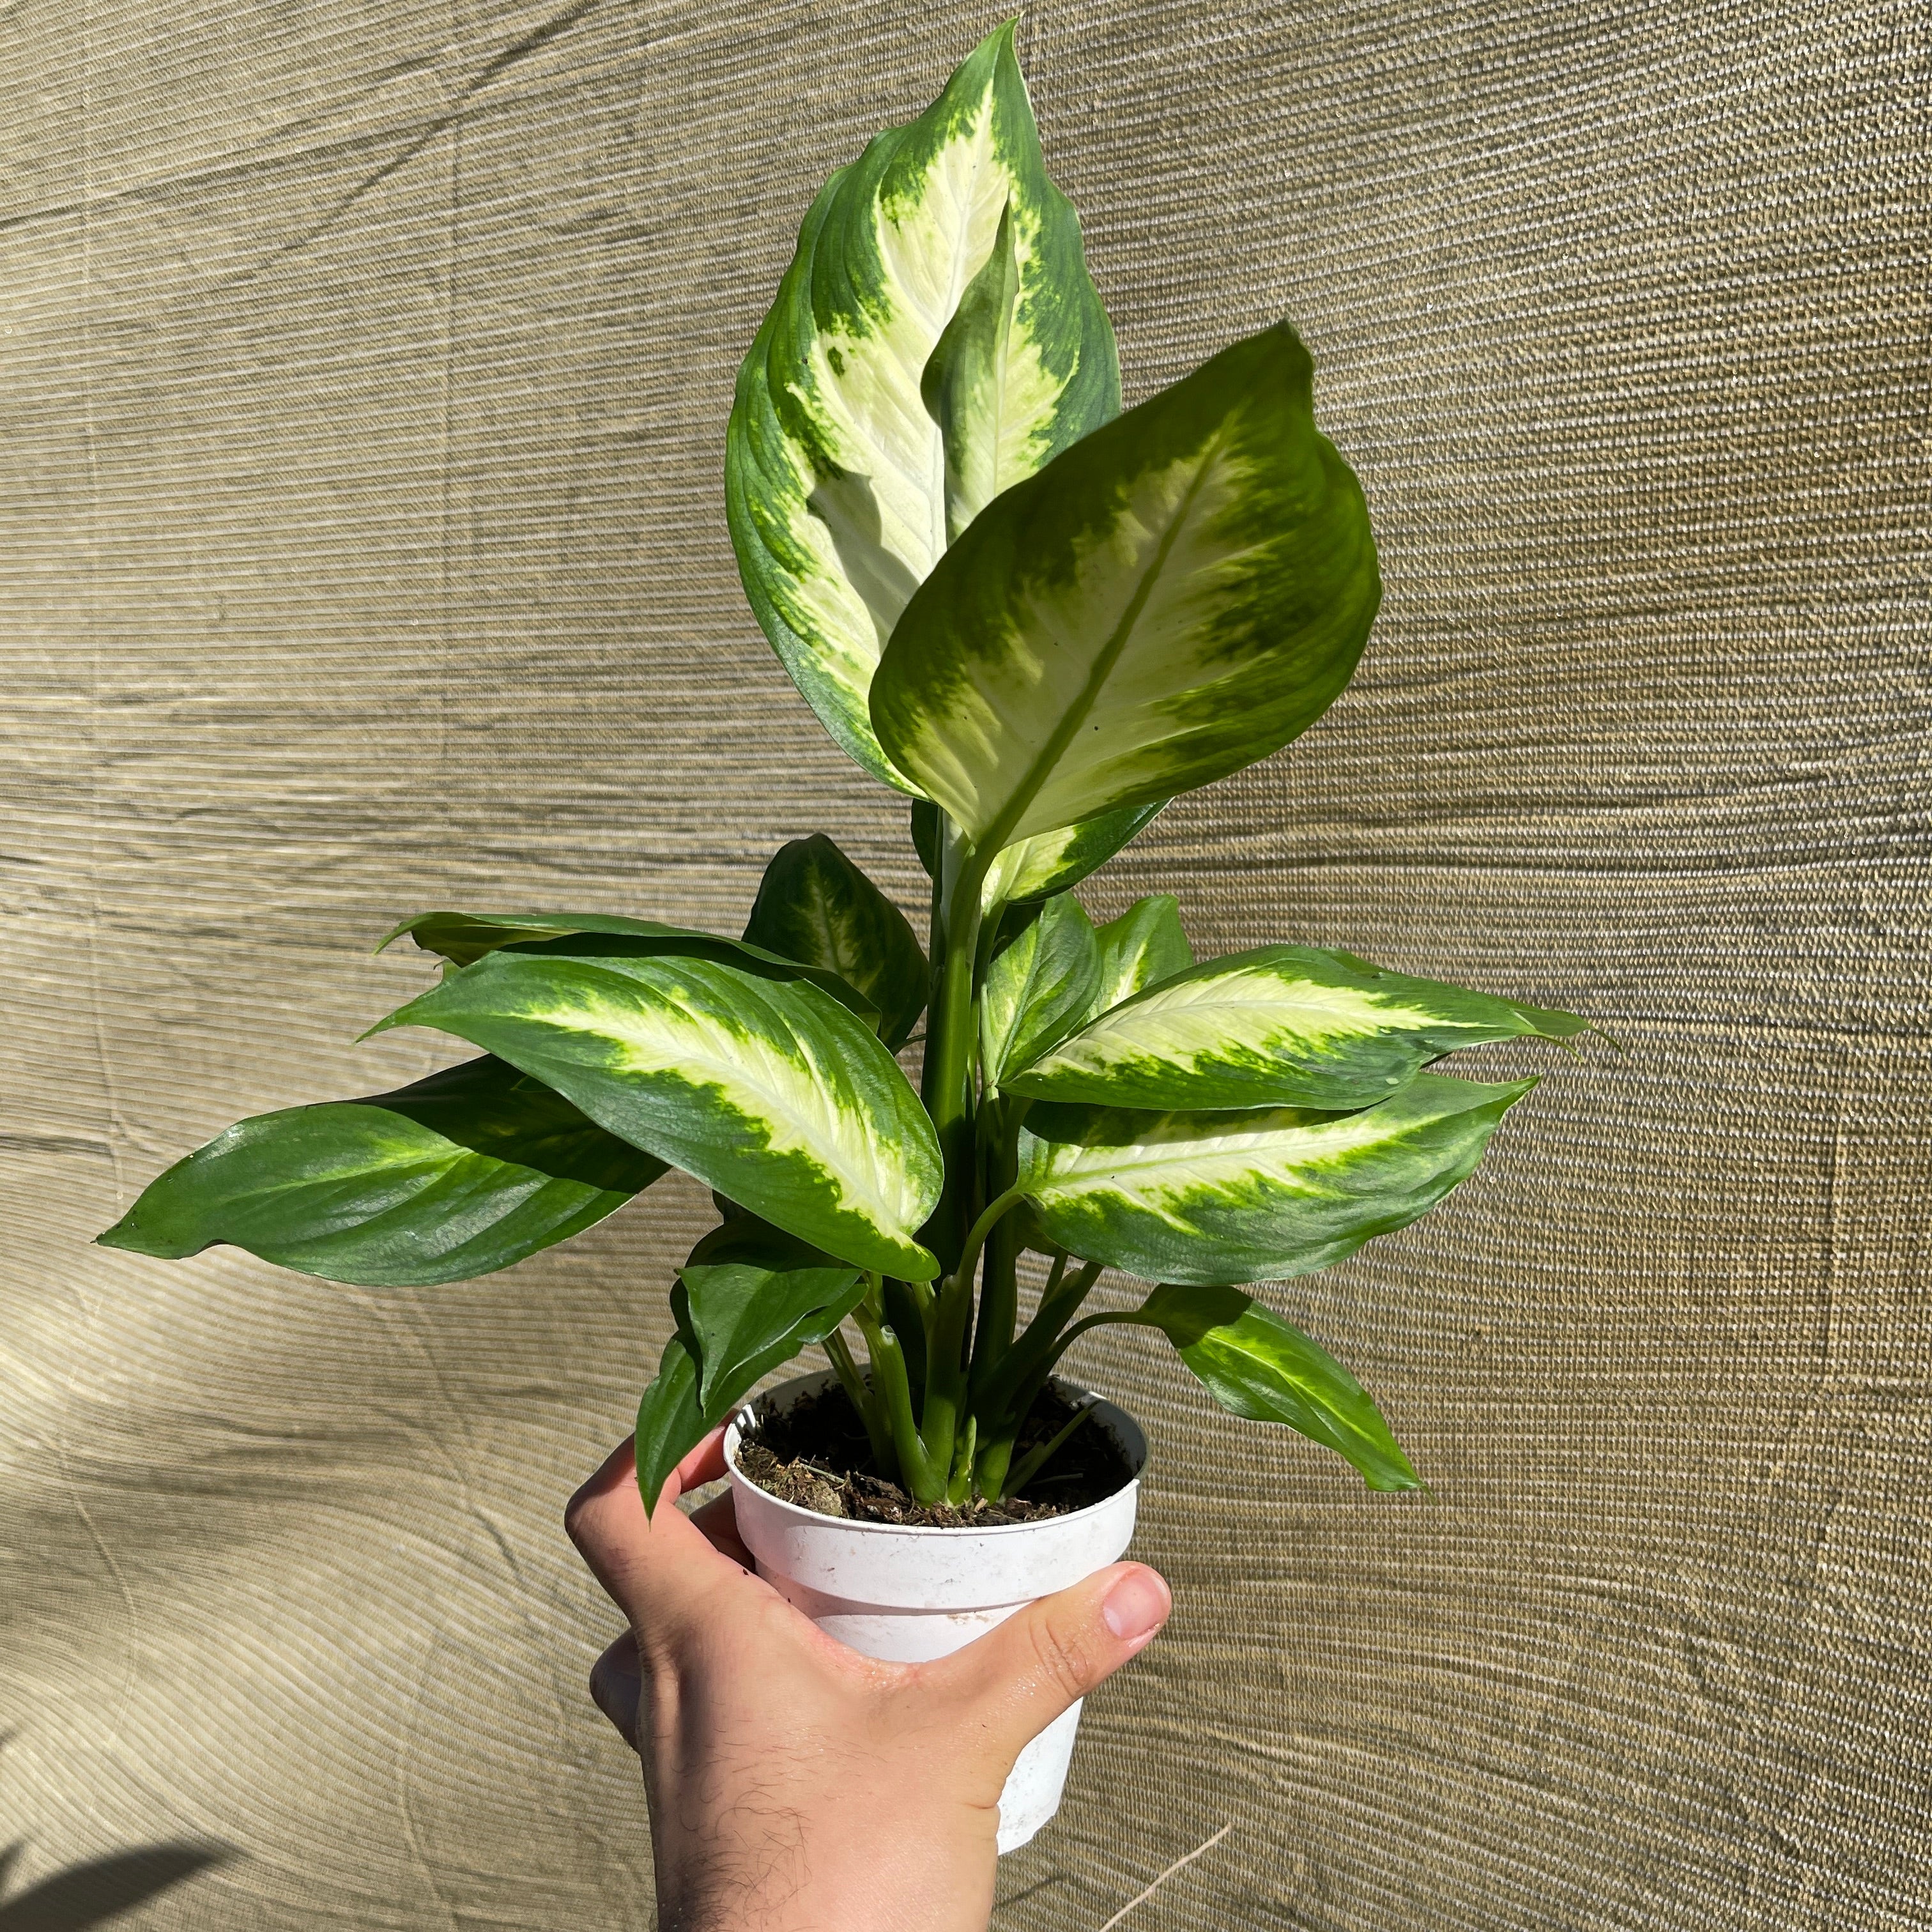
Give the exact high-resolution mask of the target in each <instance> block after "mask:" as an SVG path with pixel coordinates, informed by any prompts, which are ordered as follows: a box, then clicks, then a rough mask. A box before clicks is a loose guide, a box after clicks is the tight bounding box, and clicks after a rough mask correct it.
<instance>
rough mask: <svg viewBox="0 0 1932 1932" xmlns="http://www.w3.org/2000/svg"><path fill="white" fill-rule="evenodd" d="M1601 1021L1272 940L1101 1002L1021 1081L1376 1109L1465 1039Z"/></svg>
mask: <svg viewBox="0 0 1932 1932" xmlns="http://www.w3.org/2000/svg"><path fill="white" fill-rule="evenodd" d="M1588 1028H1589V1022H1588V1021H1587V1020H1581V1019H1577V1017H1576V1016H1575V1015H1574V1014H1572V1013H1552V1012H1550V1011H1547V1010H1545V1009H1544V1008H1543V1007H1532V1006H1529V1005H1527V1004H1525V1003H1524V1002H1523V1001H1514V1000H1503V999H1498V998H1494V997H1493V996H1492V995H1489V994H1487V993H1472V992H1466V991H1465V990H1464V989H1463V988H1462V987H1460V986H1445V985H1443V984H1442V983H1440V982H1439V981H1437V980H1418V979H1412V978H1411V977H1409V976H1408V975H1406V974H1401V973H1385V972H1384V971H1382V969H1381V968H1379V967H1376V966H1373V965H1370V964H1369V962H1367V961H1366V960H1363V959H1356V958H1355V957H1354V956H1352V955H1351V954H1347V953H1325V952H1321V951H1319V950H1316V948H1315V947H1308V946H1260V947H1256V948H1255V949H1254V950H1253V951H1251V952H1247V953H1232V954H1230V955H1229V956H1228V957H1226V959H1211V960H1209V961H1208V962H1207V963H1206V964H1205V965H1201V966H1196V967H1195V968H1193V970H1192V971H1183V972H1181V973H1178V974H1175V975H1174V976H1173V977H1171V978H1167V979H1164V980H1161V981H1160V983H1158V984H1157V985H1154V986H1151V987H1150V989H1148V991H1146V992H1142V993H1141V994H1139V995H1138V996H1137V997H1136V998H1132V999H1130V1000H1129V1001H1127V1002H1126V1004H1124V1005H1120V1006H1117V1007H1113V1008H1112V1010H1103V1011H1102V1012H1100V1014H1099V1015H1098V1016H1097V1018H1096V1019H1093V1020H1092V1021H1091V1022H1089V1023H1088V1025H1086V1026H1085V1028H1082V1030H1081V1031H1079V1033H1077V1034H1074V1035H1073V1037H1071V1038H1070V1039H1067V1040H1063V1041H1062V1042H1061V1043H1060V1045H1059V1046H1057V1047H1055V1049H1053V1050H1052V1052H1049V1053H1048V1054H1046V1055H1043V1057H1042V1058H1040V1059H1039V1060H1037V1061H1035V1062H1034V1064H1032V1065H1031V1066H1029V1067H1027V1068H1026V1069H1025V1071H1024V1072H1020V1071H1018V1070H1016V1072H1015V1073H1014V1074H1013V1076H1012V1077H1011V1078H1010V1080H1009V1082H1008V1085H1010V1087H1011V1088H1012V1089H1013V1091H1015V1092H1016V1093H1020V1094H1028V1095H1031V1097H1034V1098H1036V1099H1039V1100H1080V1101H1085V1102H1088V1103H1091V1104H1092V1105H1094V1106H1116V1107H1151V1108H1159V1109H1169V1108H1217V1107H1270V1106H1293V1107H1322V1108H1352V1107H1365V1106H1373V1105H1374V1104H1375V1103H1376V1102H1377V1101H1378V1100H1382V1099H1384V1098H1385V1097H1386V1096H1388V1094H1391V1093H1392V1092H1394V1091H1395V1090H1397V1088H1400V1087H1403V1086H1404V1085H1406V1084H1407V1083H1408V1082H1409V1081H1410V1080H1412V1079H1414V1077H1415V1075H1416V1074H1417V1073H1418V1072H1419V1071H1420V1070H1421V1068H1422V1067H1424V1066H1425V1065H1427V1064H1428V1063H1429V1062H1430V1061H1433V1060H1436V1059H1438V1058H1440V1057H1441V1056H1442V1055H1444V1054H1446V1053H1450V1052H1454V1050H1455V1049H1457V1048H1458V1047H1462V1046H1475V1045H1476V1044H1478V1043H1480V1042H1482V1041H1485V1040H1515V1039H1523V1038H1530V1037H1535V1038H1538V1039H1542V1040H1568V1039H1571V1038H1572V1037H1574V1036H1575V1035H1577V1034H1580V1033H1583V1032H1585V1031H1587V1030H1588Z"/></svg>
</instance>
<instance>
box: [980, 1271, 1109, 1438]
mask: <svg viewBox="0 0 1932 1932" xmlns="http://www.w3.org/2000/svg"><path fill="white" fill-rule="evenodd" d="M1063 1272H1064V1271H1063V1270H1061V1269H1059V1268H1056V1269H1055V1271H1054V1277H1053V1279H1052V1280H1051V1281H1049V1283H1048V1284H1047V1288H1048V1292H1047V1293H1046V1294H1045V1295H1043V1296H1042V1297H1041V1298H1040V1307H1039V1308H1038V1309H1037V1310H1036V1311H1035V1313H1034V1318H1033V1319H1032V1320H1031V1322H1028V1324H1027V1326H1026V1332H1025V1334H1022V1336H1021V1337H1020V1338H1019V1340H1018V1341H1016V1343H1013V1346H1012V1347H1011V1348H1010V1349H1007V1351H1006V1352H1005V1353H1004V1355H1002V1356H1001V1358H1000V1359H999V1360H998V1361H997V1362H995V1364H993V1365H992V1370H991V1371H990V1373H989V1375H988V1376H987V1378H986V1382H985V1385H984V1386H983V1388H976V1389H975V1390H974V1409H976V1410H977V1412H979V1413H980V1415H983V1416H985V1417H986V1419H987V1420H988V1421H989V1422H991V1421H995V1420H997V1419H999V1418H1003V1417H1010V1419H1011V1421H1012V1424H1013V1427H1014V1428H1015V1429H1018V1428H1019V1426H1020V1424H1022V1423H1023V1422H1024V1421H1025V1420H1026V1406H1025V1405H1022V1404H1020V1403H1016V1401H1015V1400H1014V1398H1015V1397H1016V1395H1017V1394H1018V1393H1019V1390H1020V1388H1022V1385H1024V1384H1025V1382H1027V1381H1028V1379H1029V1378H1030V1377H1031V1375H1032V1373H1033V1371H1034V1369H1035V1368H1036V1367H1038V1365H1039V1364H1040V1362H1041V1361H1042V1360H1043V1358H1047V1356H1048V1354H1049V1351H1050V1350H1052V1349H1053V1347H1054V1344H1055V1342H1056V1341H1057V1340H1058V1339H1059V1335H1060V1331H1061V1328H1063V1327H1064V1326H1065V1325H1066V1323H1067V1321H1068V1319H1070V1317H1071V1316H1073V1313H1074V1311H1075V1310H1076V1309H1077V1308H1079V1306H1080V1304H1082V1302H1083V1301H1085V1300H1086V1299H1087V1297H1088V1295H1089V1293H1090V1292H1091V1291H1092V1289H1093V1286H1094V1283H1095V1282H1097V1280H1100V1263H1099V1262H1088V1264H1087V1265H1085V1267H1084V1268H1082V1269H1081V1271H1079V1274H1076V1275H1074V1276H1073V1277H1071V1278H1070V1279H1068V1280H1062V1279H1061V1277H1062V1274H1063ZM1058 1359H1059V1356H1058V1353H1055V1354H1054V1355H1052V1358H1051V1360H1049V1361H1048V1368H1049V1372H1051V1369H1052V1362H1054V1361H1058ZM1028 1401H1029V1403H1030V1402H1031V1397H1029V1398H1028Z"/></svg>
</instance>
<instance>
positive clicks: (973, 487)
mask: <svg viewBox="0 0 1932 1932" xmlns="http://www.w3.org/2000/svg"><path fill="white" fill-rule="evenodd" d="M1003 226H1004V230H1005V233H1006V236H1007V245H1008V246H1009V247H1010V250H1011V254H1012V272H1013V287H1012V288H1011V290H1010V291H1008V290H1001V291H999V292H998V294H999V298H1000V299H999V304H998V308H999V313H998V314H997V315H990V314H989V316H987V317H985V318H984V320H986V323H987V326H988V330H989V331H990V330H991V329H992V328H993V327H994V326H995V325H997V327H998V341H997V342H996V343H986V342H985V341H979V342H976V343H975V344H971V345H968V344H964V343H962V341H960V340H959V338H956V339H955V341H954V343H953V349H954V350H955V351H956V353H955V354H954V355H953V356H951V357H950V358H949V357H946V356H942V358H941V370H940V371H938V372H937V374H935V389H934V393H933V395H932V401H931V403H930V404H929V401H928V399H927V398H926V395H925V394H924V393H923V391H924V389H925V386H926V374H927V371H928V368H929V365H930V364H931V363H932V359H933V357H934V354H935V350H938V349H939V347H940V345H941V338H942V336H943V335H944V332H945V331H946V330H947V326H948V325H949V323H951V322H952V321H953V319H954V317H955V316H956V314H958V312H959V308H960V306H961V303H962V299H964V298H965V296H966V294H967V293H968V290H969V288H972V287H974V286H975V284H976V281H977V278H979V277H980V275H981V273H982V271H983V269H984V268H985V266H986V263H987V261H988V260H989V257H991V255H992V252H993V249H994V246H995V241H996V239H997V238H998V236H999V235H1000V233H1001V229H1002V227H1003ZM994 293H995V292H994V291H992V290H990V289H989V288H988V287H985V286H984V285H982V286H981V287H980V294H981V295H982V296H983V297H984V298H985V303H984V305H985V306H988V307H990V306H992V299H993V295H994ZM985 333H986V332H983V335H984V334H985ZM974 347H987V348H990V349H995V350H997V353H993V354H990V355H989V356H986V357H984V358H983V359H981V360H980V361H979V362H977V365H975V366H974V368H972V369H971V370H970V371H969V370H968V369H967V368H965V366H964V365H965V363H967V362H971V361H972V357H971V355H970V354H968V353H967V352H968V350H969V349H970V348H974ZM953 365H960V366H959V368H957V369H956V371H954V373H956V374H958V375H959V377H960V378H961V380H959V382H957V383H948V382H947V380H945V378H946V377H947V374H948V371H949V369H951V368H953ZM1119 396H1120V374H1119V366H1118V362H1117V360H1116V359H1115V350H1114V338H1113V331H1112V328H1111V327H1110V326H1109V323H1108V321H1107V317H1106V311H1105V310H1104V308H1103V307H1102V306H1101V303H1100V296H1099V295H1098V294H1097V292H1096V291H1095V290H1094V285H1093V283H1092V281H1091V279H1090V278H1089V277H1088V273H1087V269H1086V264H1085V258H1084V257H1083V255H1082V250H1081V244H1080V229H1079V222H1078V220H1076V217H1075V215H1074V213H1073V208H1072V207H1071V205H1070V204H1069V203H1068V202H1067V199H1066V198H1065V197H1064V196H1062V195H1061V193H1060V192H1059V190H1058V189H1057V188H1055V187H1054V185H1053V184H1052V181H1049V179H1048V178H1047V174H1046V165H1045V163H1044V160H1043V158H1042V157H1041V154H1040V137H1039V133H1038V130H1037V128H1036V127H1035V126H1034V118H1033V110H1032V109H1031V107H1030V106H1029V104H1028V101H1027V95H1026V86H1025V82H1024V81H1023V80H1022V78H1021V77H1020V71H1019V62H1018V61H1017V59H1016V58H1015V55H1014V52H1013V28H1012V25H1011V23H1008V24H1007V26H1003V27H1000V28H996V29H995V31H993V33H992V34H989V36H988V37H987V38H986V40H985V41H984V42H983V43H982V44H981V45H980V46H979V47H978V48H977V49H975V50H974V52H973V53H971V55H968V57H967V58H966V60H965V62H963V63H962V65H961V66H960V67H959V70H958V71H957V72H956V73H955V74H954V75H953V77H952V79H951V80H950V81H949V82H948V83H947V86H946V89H945V92H944V93H943V94H941V96H940V98H938V101H935V103H934V104H933V105H932V107H930V108H929V110H927V111H926V113H924V114H922V115H920V116H919V118H918V119H917V120H916V121H913V122H911V123H910V124H909V125H907V126H905V127H896V128H892V129H890V130H887V131H886V133H882V134H880V135H879V136H877V137H876V138H875V139H874V140H873V141H872V142H871V143H870V144H869V145H868V147H867V148H866V149H865V153H864V154H862V156H861V157H859V160H857V161H856V162H854V163H853V164H852V165H851V166H849V167H846V168H841V169H840V170H839V171H838V172H837V173H836V174H835V175H833V176H832V178H831V179H830V180H829V181H828V182H827V183H826V185H825V187H824V188H823V190H822V191H821V192H820V194H819V196H818V198H817V200H816V201H815V202H814V203H813V205H812V207H811V211H810V213H809V214H808V215H807V216H806V217H805V225H804V227H803V229H802V231H801V233H800V234H799V244H798V252H797V254H796V255H795V256H794V257H793V260H792V263H791V266H790V269H787V271H786V273H785V277H784V281H783V282H782V283H781V284H780V287H779V289H778V297H777V299H776V300H775V302H774V303H773V304H772V309H771V312H770V314H768V315H767V316H766V318H765V320H764V322H763V325H762V326H761V327H760V329H759V331H758V334H757V339H756V340H755V341H754V342H753V344H752V345H751V352H750V353H749V354H748V355H747V356H746V357H745V362H744V365H743V367H742V368H741V369H740V371H739V375H738V383H737V390H736V398H735V400H734V401H733V405H732V410H731V421H730V428H729V429H728V431H727V435H726V440H725V505H726V510H727V515H728V517H729V519H730V526H731V540H732V544H733V547H734V548H735V549H736V552H737V556H738V567H739V572H740V574H742V577H743V579H744V583H745V595H746V596H747V597H748V598H749V600H750V602H751V608H752V610H754V612H755V613H756V614H757V619H758V622H760V625H762V626H763V629H764V631H765V634H766V637H769V639H770V640H771V643H772V648H773V649H775V651H776V652H778V656H779V658H780V659H781V661H783V663H784V666H785V668H786V669H787V670H788V671H789V672H790V674H791V676H792V679H793V682H795V683H796V685H798V687H799V690H800V691H802V692H803V694H805V699H806V700H807V701H808V703H810V704H811V707H812V709H814V711H815V712H817V714H818V716H819V718H820V721H822V722H823V724H824V725H825V727H826V730H828V731H829V732H830V733H831V734H832V736H833V737H834V738H835V739H837V740H838V742H839V744H841V745H843V746H844V748H845V749H846V751H848V752H849V753H850V754H851V755H852V757H854V758H856V760H858V761H859V763H860V764H862V765H863V766H865V768H866V769H868V771H870V772H872V774H873V775H874V776H875V777H877V778H880V779H882V780H883V781H884V782H885V783H886V784H895V785H898V786H899V787H901V788H902V789H904V790H910V791H914V792H916V790H918V787H917V786H916V785H915V784H911V783H910V781H908V780H907V778H906V777H905V775H904V773H902V772H899V771H898V770H897V769H895V768H894V766H893V765H892V761H891V760H889V758H888V757H886V754H885V753H884V752H883V751H881V750H880V747H879V743H878V741H877V739H876V738H875V737H874V735H873V732H872V727H871V721H870V718H869V717H868V712H867V708H866V707H867V695H868V689H869V687H870V685H871V677H872V673H873V670H874V667H875V666H876V665H877V663H878V660H879V654H880V651H881V650H882V649H883V648H884V646H885V643H886V639H887V638H888V637H889V636H890V635H891V634H892V626H893V625H894V624H895V622H897V621H898V616H899V613H900V612H901V610H903V609H904V605H905V601H906V599H907V597H908V596H910V595H911V593H912V592H913V589H914V588H915V587H916V586H917V585H918V583H919V581H920V580H921V579H922V578H923V577H925V576H926V573H927V572H928V571H929V570H930V569H931V568H932V565H933V563H934V562H935V559H937V558H938V556H940V555H941V553H942V552H944V550H945V547H946V545H947V538H948V511H949V505H950V510H951V513H952V517H953V523H954V525H955V526H956V527H957V526H958V524H959V520H961V519H962V517H967V516H969V515H970V514H971V511H972V508H973V507H974V503H975V502H976V501H977V499H978V498H979V496H980V493H982V492H983V491H984V490H986V488H988V487H1004V480H1005V479H1008V478H1010V477H1012V476H1013V475H1025V474H1027V473H1028V472H1030V471H1031V470H1033V469H1037V468H1038V467H1039V466H1040V464H1041V463H1044V462H1045V461H1046V460H1047V459H1048V458H1049V457H1051V456H1052V454H1053V453H1054V452H1055V451H1056V450H1058V449H1064V447H1065V446H1067V443H1070V442H1071V441H1072V440H1073V439H1074V438H1075V437H1079V436H1081V435H1082V434H1085V432H1086V431H1088V430H1089V429H1091V428H1092V427H1093V426H1094V424H1096V423H1097V422H1105V421H1106V419H1108V418H1109V417H1110V416H1112V415H1113V414H1114V413H1115V411H1116V410H1118V407H1119ZM935 412H936V413H937V415H935ZM949 440H950V443H951V446H952V451H953V473H954V475H955V478H956V487H954V489H953V490H952V491H951V492H950V493H949V490H948V486H947V475H948V462H947V452H948V443H949Z"/></svg>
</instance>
